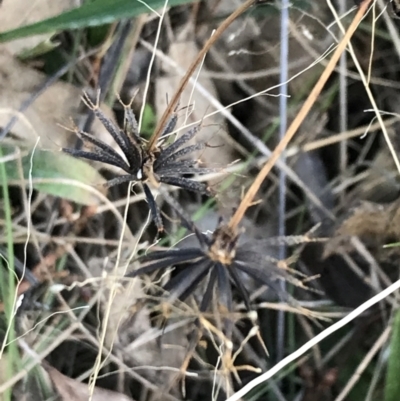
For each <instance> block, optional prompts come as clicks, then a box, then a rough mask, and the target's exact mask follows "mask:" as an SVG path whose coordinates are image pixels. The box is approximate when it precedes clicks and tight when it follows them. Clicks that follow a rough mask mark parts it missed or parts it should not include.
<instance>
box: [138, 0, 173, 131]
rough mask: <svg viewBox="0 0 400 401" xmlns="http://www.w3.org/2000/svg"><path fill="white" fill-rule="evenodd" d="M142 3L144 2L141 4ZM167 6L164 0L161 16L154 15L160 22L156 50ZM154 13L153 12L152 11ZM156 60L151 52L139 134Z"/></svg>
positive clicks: (154, 53) (166, 1)
mask: <svg viewBox="0 0 400 401" xmlns="http://www.w3.org/2000/svg"><path fill="white" fill-rule="evenodd" d="M143 3H144V2H143ZM167 6H168V0H165V2H164V8H163V11H162V14H161V15H159V14H158V13H156V14H157V15H159V17H160V20H159V22H158V27H157V34H156V40H155V43H154V49H155V50H156V49H157V45H158V41H159V40H160V34H161V28H162V23H163V20H164V16H165V13H166V11H167ZM151 10H152V11H154V10H153V9H151ZM154 12H155V11H154ZM155 58H156V52H155V51H153V53H152V55H151V59H150V64H149V68H148V70H147V79H146V85H145V87H144V93H143V103H142V107H141V108H140V115H139V122H138V132H140V129H141V128H142V122H143V115H144V110H145V108H146V98H147V92H148V91H149V87H150V81H151V70H152V68H153V64H154V60H155Z"/></svg>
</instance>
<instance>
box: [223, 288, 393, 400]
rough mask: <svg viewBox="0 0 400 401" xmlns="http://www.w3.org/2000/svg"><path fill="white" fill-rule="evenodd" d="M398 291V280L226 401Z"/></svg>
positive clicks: (243, 391)
mask: <svg viewBox="0 0 400 401" xmlns="http://www.w3.org/2000/svg"><path fill="white" fill-rule="evenodd" d="M398 289H400V280H397V281H396V282H394V283H393V284H392V285H390V286H389V287H387V288H385V289H384V290H383V291H381V292H380V293H379V294H376V295H375V296H373V297H372V298H370V299H369V300H368V301H366V302H364V303H363V304H361V305H360V306H359V307H358V308H356V309H354V310H353V311H352V312H350V313H349V314H348V315H347V316H345V317H344V318H343V319H341V320H339V321H337V322H336V323H334V324H333V325H332V326H330V327H328V328H327V329H325V330H324V331H322V332H321V333H319V334H317V335H316V336H315V337H314V338H312V339H311V340H310V341H308V342H306V343H305V344H304V345H303V346H301V347H300V348H299V349H298V350H296V351H295V352H293V353H292V354H290V355H288V356H287V357H286V358H285V359H282V361H280V362H278V363H277V364H276V365H275V366H273V367H272V368H271V369H269V370H268V371H266V372H265V373H263V374H262V375H261V376H259V377H257V378H255V379H254V380H252V381H251V382H250V383H248V384H246V385H245V386H244V387H243V388H242V389H240V390H239V391H237V392H236V393H235V394H234V395H233V396H231V397H229V398H228V399H227V400H226V401H238V400H240V399H241V398H242V397H244V396H245V395H246V394H247V393H248V392H249V391H251V390H252V389H253V388H255V387H257V386H258V385H259V384H262V383H264V382H266V381H267V380H269V379H270V378H271V377H273V376H275V375H276V374H277V373H278V372H280V371H281V370H282V369H283V368H285V367H286V366H288V365H289V364H290V363H292V362H293V361H295V360H296V359H297V358H299V357H301V356H302V355H304V354H305V353H306V352H307V351H309V350H310V349H311V348H312V347H314V346H315V345H317V344H319V343H320V342H321V341H322V340H324V339H325V338H327V337H329V336H330V335H331V334H333V333H335V332H336V331H338V330H339V329H341V328H342V327H344V326H346V325H347V324H348V323H350V322H352V321H353V320H354V319H356V318H357V317H359V316H360V315H361V314H362V313H364V312H365V311H367V310H368V309H370V308H371V307H372V306H374V305H376V304H377V303H379V302H381V301H382V300H384V299H385V298H386V297H388V296H389V295H391V294H393V293H394V292H395V291H397V290H398Z"/></svg>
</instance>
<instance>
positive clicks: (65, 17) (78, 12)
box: [0, 0, 194, 42]
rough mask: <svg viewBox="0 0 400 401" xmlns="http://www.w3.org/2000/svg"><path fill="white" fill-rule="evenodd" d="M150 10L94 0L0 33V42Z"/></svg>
mask: <svg viewBox="0 0 400 401" xmlns="http://www.w3.org/2000/svg"><path fill="white" fill-rule="evenodd" d="M193 1H194V0H169V2H168V4H169V6H176V5H179V4H184V3H190V2H193ZM145 2H146V4H147V5H148V6H149V7H151V8H153V9H159V8H162V7H163V6H164V3H165V1H164V0H146V1H145ZM148 12H151V11H150V10H149V8H148V7H147V6H146V5H145V4H144V2H139V1H138V0H94V1H91V2H88V1H86V2H85V3H84V4H83V5H82V6H80V7H77V8H73V9H72V10H69V11H66V12H64V13H62V14H60V15H57V16H55V17H52V18H48V19H45V20H42V21H39V22H36V23H33V24H29V25H25V26H22V27H19V28H16V29H12V30H9V31H6V32H2V33H0V42H6V41H9V40H13V39H19V38H24V37H27V36H32V35H40V34H44V33H55V32H59V31H62V30H65V29H78V28H85V27H88V26H96V25H103V24H109V23H111V22H114V21H117V20H119V19H121V18H132V17H135V16H137V15H140V14H143V13H148Z"/></svg>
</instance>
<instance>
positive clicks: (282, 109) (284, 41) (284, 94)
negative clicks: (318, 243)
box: [276, 0, 290, 362]
mask: <svg viewBox="0 0 400 401" xmlns="http://www.w3.org/2000/svg"><path fill="white" fill-rule="evenodd" d="M289 4H290V3H289V0H282V6H281V7H282V8H281V32H280V36H281V37H280V42H281V48H280V67H281V71H280V78H279V82H280V84H281V85H282V86H281V96H280V98H279V121H280V125H279V140H280V141H281V140H282V139H283V138H284V136H285V133H286V129H287V106H288V78H289V77H288V73H289V67H288V63H289ZM281 161H282V163H286V155H285V154H284V153H282V155H281ZM285 226H286V173H285V171H284V170H279V206H278V235H279V236H282V237H284V236H285V235H286V228H285ZM278 252H279V253H278V254H279V259H280V260H284V259H285V257H286V246H285V244H281V245H280V246H279V251H278ZM280 285H281V288H282V291H283V292H285V291H286V282H285V281H281V283H280ZM277 324H278V327H277V344H276V345H277V351H276V360H277V362H279V361H280V360H281V359H282V358H283V355H284V347H285V312H284V311H283V310H280V311H279V312H278V322H277Z"/></svg>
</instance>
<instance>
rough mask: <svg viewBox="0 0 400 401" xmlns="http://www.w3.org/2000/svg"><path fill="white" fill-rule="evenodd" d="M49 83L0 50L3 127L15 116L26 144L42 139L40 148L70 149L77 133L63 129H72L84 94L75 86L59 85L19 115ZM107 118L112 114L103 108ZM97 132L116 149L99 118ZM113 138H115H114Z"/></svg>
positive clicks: (16, 129) (15, 131)
mask: <svg viewBox="0 0 400 401" xmlns="http://www.w3.org/2000/svg"><path fill="white" fill-rule="evenodd" d="M45 80H46V76H45V75H44V74H42V73H40V72H38V71H36V70H34V69H32V68H29V67H27V66H26V65H24V64H23V63H21V62H20V61H18V60H17V59H16V58H14V57H13V56H12V55H11V54H10V53H9V52H8V51H7V50H6V49H4V48H2V47H0V93H1V96H0V127H4V126H6V125H7V124H8V123H9V121H10V119H11V118H12V117H14V116H17V117H18V121H17V122H16V123H15V125H14V126H13V128H12V133H13V134H14V136H15V137H17V138H18V140H20V141H21V142H22V143H23V144H24V145H28V146H29V145H31V146H32V145H33V144H34V143H35V142H36V140H37V138H38V137H39V136H40V143H39V145H38V146H39V148H43V149H53V150H59V149H60V148H61V147H69V146H70V145H72V143H74V141H75V140H76V136H75V134H74V133H71V132H68V131H67V130H66V129H65V128H63V127H61V126H59V124H63V125H65V126H68V127H69V126H70V125H71V123H70V118H72V119H73V120H75V121H76V120H77V118H78V116H79V104H80V97H81V95H82V92H81V90H80V89H78V88H76V87H75V86H73V85H69V84H67V83H64V82H56V83H54V84H53V85H51V86H50V87H49V88H47V89H46V91H44V93H42V94H41V95H40V96H39V97H38V98H37V99H36V100H35V101H34V102H33V104H32V105H31V106H30V107H28V109H27V110H26V111H24V113H23V115H21V114H19V113H18V109H19V108H20V107H21V104H22V103H23V102H24V101H26V100H27V99H28V98H29V97H30V96H31V95H32V94H33V93H35V91H36V90H37V87H38V85H40V84H41V83H43V82H44V81H45ZM102 110H103V111H105V112H106V114H107V115H110V114H111V111H110V110H109V109H108V108H106V107H103V106H102ZM93 132H94V133H95V135H97V136H98V137H99V138H100V139H102V140H104V142H106V143H109V144H110V145H112V146H115V143H113V142H112V138H111V136H110V135H109V134H108V133H107V131H106V129H105V128H104V127H103V125H102V124H101V123H100V122H99V121H98V120H97V119H96V120H95V121H94V123H93ZM110 138H111V139H110Z"/></svg>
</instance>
